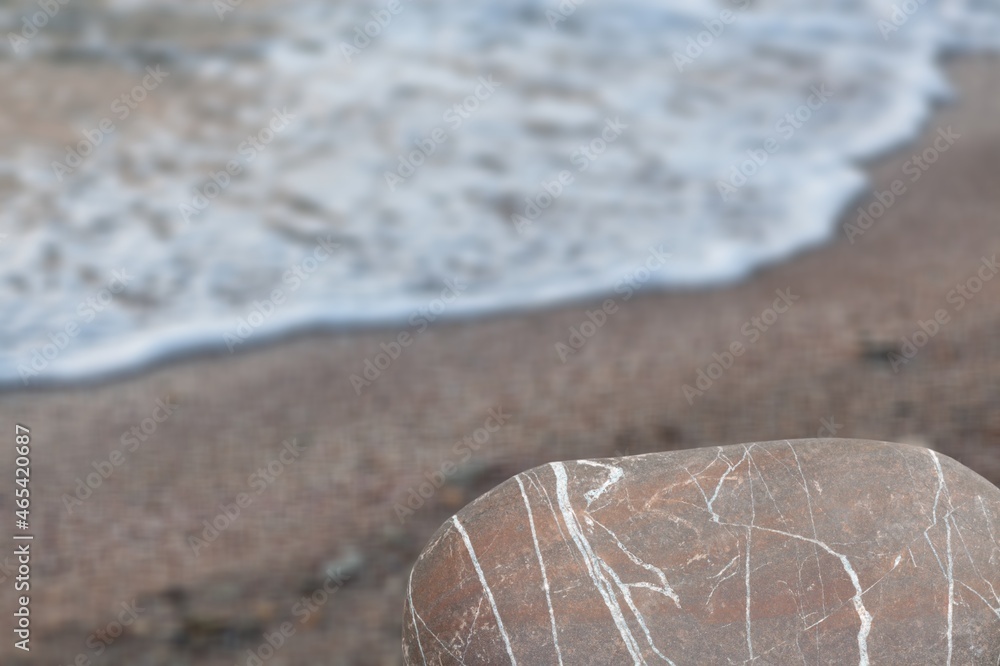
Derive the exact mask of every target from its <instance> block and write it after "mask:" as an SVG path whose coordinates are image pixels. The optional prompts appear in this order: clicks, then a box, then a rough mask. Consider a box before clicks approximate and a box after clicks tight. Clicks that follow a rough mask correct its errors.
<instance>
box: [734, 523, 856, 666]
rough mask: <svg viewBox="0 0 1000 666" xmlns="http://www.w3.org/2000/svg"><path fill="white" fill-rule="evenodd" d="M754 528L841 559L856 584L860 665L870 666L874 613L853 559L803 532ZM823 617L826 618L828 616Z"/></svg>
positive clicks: (852, 582) (853, 598) (757, 526)
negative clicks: (869, 653) (869, 654)
mask: <svg viewBox="0 0 1000 666" xmlns="http://www.w3.org/2000/svg"><path fill="white" fill-rule="evenodd" d="M728 524H730V525H732V526H734V527H743V528H746V527H748V526H747V525H739V524H737V523H728ZM753 529H756V530H763V531H765V532H771V533H773V534H780V535H782V536H786V537H789V538H792V539H800V540H802V541H806V542H808V543H814V544H816V545H817V546H819V547H820V548H822V549H823V550H825V551H826V552H828V553H829V554H831V555H833V556H834V557H836V558H837V559H839V560H840V563H841V566H843V567H844V571H845V572H846V573H847V576H848V577H849V578H850V579H851V584H852V585H853V586H854V591H855V594H854V596H853V597H852V598H851V601H852V603H853V605H854V610H855V611H856V612H857V614H858V619H859V620H860V621H861V628H860V629H859V630H858V652H859V658H858V666H869V661H868V634H869V633H871V628H872V615H871V613H869V612H868V609H867V608H865V604H864V600H862V598H861V597H862V595H863V594H864V591H863V590H862V589H861V581H860V580H859V579H858V574H857V572H856V571H855V570H854V567H853V566H852V565H851V561H850V560H849V559H848V558H847V556H846V555H843V554H842V553H838V552H837V551H835V550H834V549H833V548H831V547H830V546H829V545H827V544H826V543H824V542H822V541H820V540H818V539H810V538H809V537H805V536H802V535H801V534H792V533H791V532H785V531H783V530H775V529H771V528H770V527H761V526H760V525H755V526H754V527H753ZM823 619H824V620H825V619H826V618H823ZM822 621H823V620H820V621H819V622H817V623H815V624H813V625H812V627H814V626H816V624H819V623H820V622H822ZM812 627H807V628H806V629H807V630H808V629H811V628H812Z"/></svg>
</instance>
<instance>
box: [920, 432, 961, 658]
mask: <svg viewBox="0 0 1000 666" xmlns="http://www.w3.org/2000/svg"><path fill="white" fill-rule="evenodd" d="M928 453H929V454H930V456H931V458H932V459H933V460H934V469H935V471H936V472H937V477H938V488H937V493H936V494H935V496H934V512H933V518H934V523H935V524H936V523H937V506H938V500H939V499H940V498H941V493H942V491H945V492H947V485H946V484H945V481H944V470H943V469H941V459H940V458H939V457H938V454H937V452H936V451H934V450H928ZM948 503H949V506H950V504H951V500H950V499H949V501H948ZM949 515H950V514H949ZM927 529H930V528H927ZM944 533H945V549H946V556H947V558H948V572H947V573H946V574H945V575H946V576H947V578H948V661H947V666H951V657H952V652H953V650H954V627H955V623H954V616H955V562H954V558H953V557H952V552H951V523H950V522H948V516H945V518H944ZM924 534H926V532H925V533H924Z"/></svg>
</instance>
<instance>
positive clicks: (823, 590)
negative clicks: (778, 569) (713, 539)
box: [785, 440, 827, 640]
mask: <svg viewBox="0 0 1000 666" xmlns="http://www.w3.org/2000/svg"><path fill="white" fill-rule="evenodd" d="M785 444H787V445H788V448H789V449H791V451H792V456H793V457H794V458H795V466H796V467H797V468H798V470H799V478H801V479H802V488H803V489H804V490H805V491H806V507H807V508H808V509H809V523H810V525H812V533H813V538H814V539H819V533H818V532H817V531H816V519H815V518H814V517H813V505H812V493H811V492H809V482H808V481H806V475H805V473H804V472H803V471H802V463H801V462H800V461H799V454H798V453H797V452H796V451H795V447H794V446H792V444H791V442H789V441H788V440H785ZM816 548H817V547H816V546H815V545H813V555H814V556H815V557H816V575H817V576H818V577H819V594H820V602H821V603H822V604H823V614H824V615H826V612H827V611H826V585H825V584H824V583H823V567H822V565H820V563H819V551H818V550H816ZM817 640H818V637H817Z"/></svg>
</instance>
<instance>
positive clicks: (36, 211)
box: [0, 0, 1000, 385]
mask: <svg viewBox="0 0 1000 666" xmlns="http://www.w3.org/2000/svg"><path fill="white" fill-rule="evenodd" d="M220 6H221V5H220V3H219V2H217V3H215V4H214V5H213V4H212V3H208V2H205V3H198V4H197V5H186V4H184V3H176V4H161V5H160V6H159V8H158V9H156V10H155V11H156V13H155V16H154V17H153V19H150V18H149V16H147V14H148V11H149V10H145V9H143V4H142V3H134V2H125V1H122V2H109V3H107V4H105V5H102V6H101V8H96V7H95V8H92V9H89V10H77V9H72V10H71V9H70V8H67V9H64V10H62V12H63V13H62V15H61V16H60V15H57V16H55V17H53V18H52V19H51V20H50V21H48V23H47V25H46V26H45V27H44V28H40V29H39V30H38V34H37V35H35V36H33V37H32V38H31V39H30V40H27V41H26V43H24V44H23V45H22V48H19V49H18V51H17V53H16V55H15V54H13V53H11V52H10V49H8V50H7V51H5V52H4V54H3V57H2V58H0V68H3V69H2V71H3V72H5V73H6V74H7V75H10V72H13V71H16V70H15V69H14V66H15V64H17V65H18V66H20V65H23V63H24V62H25V61H31V60H33V59H34V60H38V61H40V62H41V61H46V62H58V61H59V60H60V59H61V60H62V61H65V60H66V59H71V60H72V59H81V60H82V59H86V61H87V62H90V61H95V62H100V63H102V66H104V67H107V66H114V67H120V68H121V69H122V70H123V71H125V72H127V73H128V74H129V76H130V77H131V78H130V79H129V80H130V81H132V83H129V84H128V86H125V87H124V89H122V90H117V89H113V90H110V91H109V93H110V94H109V97H108V102H109V103H110V102H111V101H112V99H113V98H114V97H116V96H118V94H119V93H125V94H131V93H129V92H128V91H129V90H130V86H132V85H136V84H138V83H139V82H140V81H141V80H142V79H143V78H144V77H146V76H147V73H148V72H149V71H151V70H147V69H146V67H149V66H151V65H150V63H152V62H162V63H163V64H162V68H163V70H164V71H166V72H168V75H167V76H166V78H164V79H163V81H164V83H163V84H155V85H156V86H157V87H153V88H151V89H149V90H147V91H146V94H143V95H142V97H143V100H141V101H139V100H137V99H136V98H135V97H134V96H133V98H131V99H132V102H133V106H134V108H130V110H129V113H128V114H127V117H126V118H121V117H120V114H121V112H122V107H121V106H119V107H117V110H115V109H116V107H114V106H112V105H110V104H109V105H104V106H101V107H100V108H95V109H94V110H93V111H92V112H91V114H90V115H89V116H87V117H86V120H83V121H80V123H79V126H78V127H75V128H74V131H75V132H76V133H77V136H79V138H80V140H81V141H84V142H86V136H87V135H86V132H88V131H90V132H93V131H94V128H95V127H97V126H98V123H99V121H100V120H102V119H105V118H107V119H109V120H110V121H111V125H112V126H113V131H110V132H108V133H107V134H106V135H104V138H103V139H102V140H101V142H100V144H99V145H97V146H96V147H94V148H93V150H92V151H88V153H89V154H88V155H86V156H82V152H83V150H84V149H85V148H84V149H81V150H77V152H78V153H81V159H79V160H76V159H75V158H71V157H69V156H68V155H67V150H66V149H59V150H57V151H55V152H53V150H52V149H51V148H42V147H38V148H37V149H33V148H31V147H30V146H27V147H22V149H21V150H20V152H19V153H18V154H14V155H2V156H0V185H2V186H3V187H2V188H0V191H2V194H0V196H2V206H0V317H2V321H3V326H2V327H0V382H2V383H7V384H13V385H35V384H43V383H46V382H65V381H76V380H81V379H87V378H91V377H96V376H100V375H103V374H105V373H114V372H119V371H123V370H129V369H133V368H135V367H138V366H141V365H143V364H146V363H149V362H151V361H155V360H157V359H160V358H163V357H164V356H167V355H174V354H183V353H185V352H187V351H192V350H199V349H205V348H219V349H222V350H226V349H230V350H239V349H245V348H247V347H248V346H250V345H251V344H253V343H255V342H259V341H262V340H266V339H269V338H273V337H274V336H276V335H281V334H284V333H287V332H289V331H293V330H297V329H302V328H309V327H332V328H339V327H351V326H359V325H360V326H369V325H388V326H394V327H411V326H417V325H420V324H421V322H424V321H432V320H437V319H443V318H454V317H465V316H478V315H482V314H487V313H494V312H498V311H505V310H512V309H521V308H530V307H539V306H546V305H551V304H556V303H560V302H566V301H569V300H574V299H582V298H590V297H599V296H602V295H608V294H610V295H614V294H616V293H619V294H620V293H622V292H623V291H624V290H626V289H631V288H640V287H641V288H648V289H655V288H690V287H694V286H699V285H706V284H712V283H719V282H724V281H730V280H736V279H740V278H742V277H744V276H746V275H747V274H748V273H749V272H750V271H752V270H753V269H755V268H757V267H759V266H761V265H764V264H767V263H772V262H776V261H780V260H782V259H784V258H787V257H789V256H790V255H792V254H794V253H796V252H799V251H801V250H803V249H804V248H808V247H811V246H815V245H817V244H820V243H823V242H825V241H827V240H829V239H830V238H831V237H832V236H833V235H834V234H835V233H838V229H837V224H836V221H837V217H838V215H839V214H841V213H842V212H843V211H844V208H845V206H846V205H847V204H848V203H849V202H850V201H851V200H852V199H854V198H855V197H857V196H859V195H861V194H863V193H864V192H865V191H866V187H867V186H868V185H867V183H866V180H865V177H864V173H863V171H862V170H861V168H860V167H859V164H860V162H861V160H864V159H867V158H870V157H872V156H874V155H877V154H879V153H880V152H884V151H885V150H887V149H889V148H893V147H898V146H899V145H901V144H903V143H904V142H906V141H908V140H911V139H912V138H913V137H915V135H916V134H917V133H918V132H920V131H922V130H923V129H925V128H926V123H927V121H928V118H929V115H930V113H931V110H932V108H933V104H934V103H935V102H938V101H941V100H946V99H948V98H949V97H950V95H951V92H950V90H949V86H948V83H947V81H945V80H944V79H943V76H942V74H941V71H940V69H939V66H938V61H939V58H940V56H941V55H942V53H944V52H946V51H962V50H976V49H995V48H996V47H997V46H998V45H1000V2H997V1H996V0H990V1H987V0H957V1H956V0H937V1H935V0H925V1H924V2H919V1H917V0H914V1H912V2H898V1H896V0H893V1H889V0H841V1H836V2H835V1H818V0H757V1H752V2H714V3H713V2H697V1H691V0H580V1H579V2H572V1H571V0H566V1H565V2H562V3H559V2H555V1H554V0H553V1H549V2H546V1H542V0H511V1H505V2H481V1H475V2H469V1H468V0H462V1H459V0H425V1H423V2H411V1H410V0H400V2H399V3H398V5H393V6H394V7H395V8H396V9H398V12H397V13H392V12H390V11H389V10H388V9H387V7H389V3H388V2H386V3H377V2H376V3H367V2H365V3H362V2H352V1H345V2H336V3H333V2H331V3H320V2H294V3H284V4H281V5H278V6H274V5H268V4H266V3H258V4H250V3H249V2H246V3H243V4H240V5H233V6H231V7H230V8H231V9H232V11H224V12H221V13H220V11H219V7H220ZM35 10H37V8H34V7H33V8H31V9H29V10H26V9H23V4H18V5H13V4H6V5H2V6H0V23H2V24H3V25H4V26H5V27H4V30H3V31H2V32H3V34H8V35H9V33H10V32H11V31H14V32H15V33H16V32H17V31H19V30H21V29H22V28H23V25H24V23H23V21H24V20H25V17H29V18H30V16H31V15H32V14H33V12H34V11H35ZM373 11H374V12H376V15H374V16H373V14H372V12H373ZM144 12H145V13H144ZM379 19H381V23H379V22H378V21H379ZM142 21H146V22H147V23H148V22H149V21H152V22H153V24H155V25H159V26H163V25H168V24H169V25H176V29H173V28H171V29H160V30H159V31H158V32H156V31H154V33H155V35H154V37H150V36H149V34H148V30H147V31H146V32H143V31H142V30H132V29H130V27H129V26H132V25H134V24H136V23H137V22H142ZM192 26H196V27H197V28H198V30H195V29H194V28H193V27H192ZM171 30H175V31H174V32H171ZM205 30H209V31H211V32H213V33H217V34H220V35H223V36H225V35H228V34H230V33H231V34H232V38H231V39H222V40H221V41H218V42H217V43H207V42H199V41H198V40H197V39H196V36H197V35H200V34H201V33H202V32H204V31H205ZM366 30H367V33H368V34H366ZM199 31H201V32H199ZM192 35H195V36H194V37H193V36H192ZM206 44H207V45H206ZM150 80H151V79H148V78H147V81H150ZM18 85H44V84H43V83H39V82H30V81H29V82H20V83H19V84H18ZM159 86H162V87H159ZM147 87H149V86H147ZM8 131H9V130H8ZM72 147H73V146H72V145H71V146H69V148H72ZM70 161H72V162H73V164H70ZM55 162H58V163H59V164H60V165H61V166H54V163H55ZM227 169H228V170H227ZM664 255H669V258H668V259H667V260H665V261H659V262H658V263H656V265H655V268H654V269H653V270H651V271H646V269H645V268H644V266H645V265H647V260H649V259H650V257H654V256H661V257H662V256H664ZM626 285H627V286H626Z"/></svg>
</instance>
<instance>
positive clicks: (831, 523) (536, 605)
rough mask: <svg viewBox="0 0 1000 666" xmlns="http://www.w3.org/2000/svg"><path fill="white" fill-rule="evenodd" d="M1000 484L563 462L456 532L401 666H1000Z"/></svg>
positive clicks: (915, 467) (866, 467)
mask: <svg viewBox="0 0 1000 666" xmlns="http://www.w3.org/2000/svg"><path fill="white" fill-rule="evenodd" d="M998 535H1000V489H998V488H996V487H995V486H993V485H992V484H990V483H989V482H987V481H986V480H985V479H983V478H982V477H980V476H978V475H977V474H975V473H974V472H972V471H971V470H969V469H968V468H966V467H964V466H963V465H961V464H959V463H958V462H956V461H954V460H952V459H951V458H948V457H947V456H943V455H941V454H938V453H936V452H934V451H932V450H929V449H923V448H918V447H914V446H909V445H903V444H888V443H881V442H868V441H859V440H818V439H816V440H793V441H781V442H766V443H756V444H747V445H738V446H728V447H719V448H715V449H695V450H689V451H674V452H667V453H654V454H648V455H642V456H633V457H628V458H610V459H603V460H578V461H573V462H561V463H560V462H557V463H550V464H548V465H545V466H542V467H538V468H535V469H532V470H529V471H527V472H524V473H522V474H519V475H518V476H516V477H514V478H513V479H510V480H508V481H506V482H505V483H503V484H501V485H500V486H498V487H497V488H495V489H493V490H492V491H490V492H489V493H487V494H486V495H484V496H482V497H480V498H479V499H477V500H476V501H475V502H473V503H472V504H470V505H468V506H467V507H465V508H464V509H462V510H461V511H460V512H459V513H458V514H457V515H456V516H455V517H453V518H452V519H450V520H449V521H448V522H446V523H445V524H444V525H443V526H442V527H441V528H440V529H439V530H438V532H437V533H436V534H435V536H434V537H433V538H432V540H431V542H430V544H429V545H428V546H427V547H426V548H425V549H424V552H423V553H422V554H421V555H420V558H419V559H418V561H417V563H416V565H415V566H414V568H413V571H412V573H411V576H410V582H409V586H408V594H407V600H406V604H405V608H404V612H403V626H404V629H403V652H404V655H405V661H406V663H407V664H439V663H440V664H470V665H471V664H506V663H510V664H522V665H532V666H535V665H539V664H567V665H569V664H628V663H633V664H645V663H666V664H677V666H682V665H685V664H729V663H733V664H735V663H740V664H742V663H752V664H758V665H763V664H853V663H857V664H861V665H865V664H956V665H958V664H997V663H998V661H1000V596H998V593H1000V544H998V541H997V536H998Z"/></svg>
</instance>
